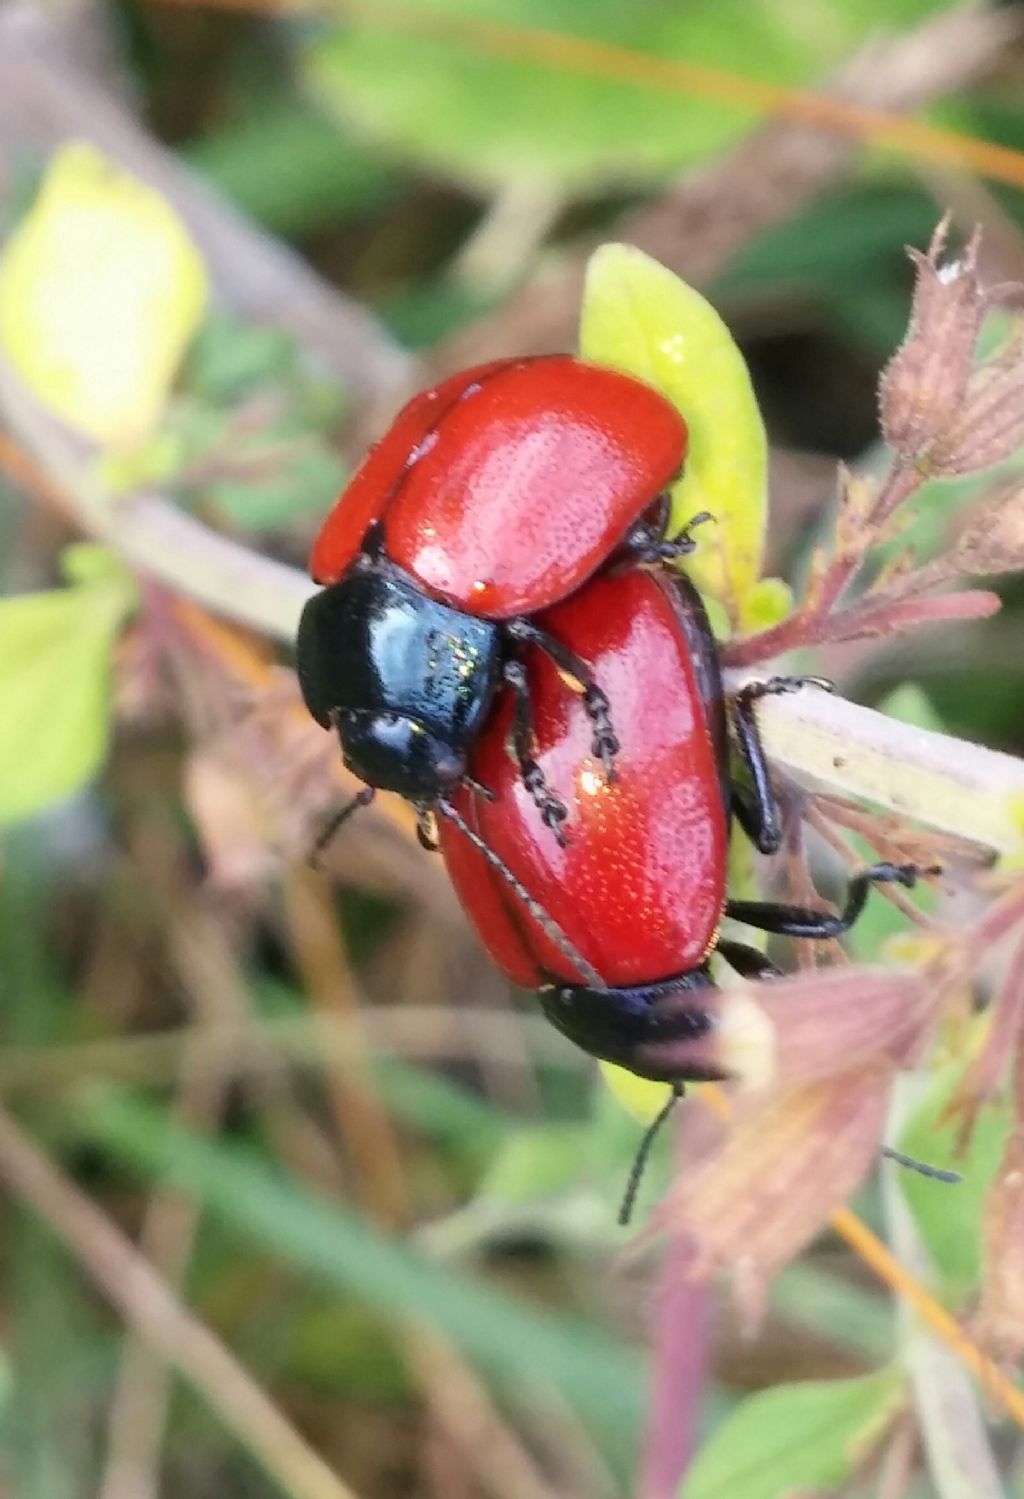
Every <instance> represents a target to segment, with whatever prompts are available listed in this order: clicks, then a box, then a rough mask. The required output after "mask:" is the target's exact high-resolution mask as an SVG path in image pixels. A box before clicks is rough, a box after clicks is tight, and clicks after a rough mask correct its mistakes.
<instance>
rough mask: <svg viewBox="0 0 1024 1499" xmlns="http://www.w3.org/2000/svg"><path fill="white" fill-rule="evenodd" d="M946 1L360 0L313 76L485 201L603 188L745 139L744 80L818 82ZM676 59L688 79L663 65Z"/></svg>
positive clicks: (332, 99) (416, 158) (380, 131)
mask: <svg viewBox="0 0 1024 1499" xmlns="http://www.w3.org/2000/svg"><path fill="white" fill-rule="evenodd" d="M940 3H941V0H893V3H891V4H888V5H885V4H883V3H882V0H860V3H857V4H855V5H853V6H846V5H843V6H831V7H828V9H827V16H824V15H823V8H822V7H821V5H820V4H817V3H815V0H787V3H786V4H785V5H778V4H776V3H774V0H686V4H680V3H679V0H643V3H636V4H632V5H624V4H623V3H622V0H588V3H587V4H586V5H581V4H580V0H405V3H404V4H403V5H402V7H401V8H400V9H398V8H396V9H395V10H393V11H392V10H391V8H390V7H389V6H388V5H386V4H384V3H381V4H379V5H376V6H360V7H358V8H357V9H356V10H355V12H354V13H353V14H351V15H347V16H346V18H345V24H344V26H343V27H337V28H335V29H334V30H332V31H330V32H326V33H325V34H322V35H321V36H320V37H318V38H317V40H316V41H315V42H313V43H312V44H311V45H310V47H309V48H308V50H307V52H306V55H305V61H306V76H307V81H308V82H309V84H310V85H311V87H312V89H313V90H314V92H315V93H316V95H317V97H318V98H319V100H320V101H321V102H322V104H323V105H324V107H325V108H326V109H328V110H331V111H333V112H335V113H336V114H337V116H338V118H339V120H340V121H341V122H342V124H343V126H345V127H348V128H351V127H353V126H354V127H356V128H357V129H358V131H359V132H360V133H361V134H362V135H364V136H366V137H367V138H368V139H369V140H371V141H373V142H375V143H376V144H378V145H379V146H381V147H383V148H385V149H388V150H390V151H391V152H392V153H393V154H394V155H395V156H397V157H398V158H399V159H402V160H406V161H409V162H411V163H413V164H415V165H417V166H419V167H420V168H421V169H426V170H429V171H430V172H437V171H441V172H446V173H448V174H450V175H452V176H454V177H456V178H457V179H459V180H461V181H462V182H465V183H467V184H469V185H470V186H471V187H475V188H478V189H482V190H484V191H488V192H489V191H491V190H493V189H494V188H495V187H496V186H498V187H500V186H501V185H502V184H504V183H507V182H509V181H521V180H523V179H526V180H528V181H537V182H545V183H551V184H554V185H555V186H556V187H560V188H562V189H564V190H565V191H567V192H578V191H588V190H597V191H602V192H607V191H608V190H609V189H612V190H614V188H616V187H617V186H623V185H625V186H633V185H635V184H636V183H638V182H642V181H649V180H651V179H652V178H659V177H662V176H664V175H665V174H666V173H667V172H669V171H672V170H677V169H678V168H680V167H681V166H683V165H685V164H687V163H691V162H695V161H700V160H702V159H704V158H706V157H708V156H710V155H712V154H713V153H716V152H718V151H721V150H722V149H723V148H724V147H725V146H727V145H728V144H729V143H730V141H732V140H734V139H736V138H737V136H738V135H739V134H741V133H742V132H743V131H744V130H746V129H747V128H749V125H750V123H751V121H752V120H754V119H756V118H757V117H758V115H759V110H758V109H757V108H755V105H754V103H748V102H747V100H746V98H745V96H744V94H743V89H742V84H743V79H744V77H747V78H751V79H759V80H764V81H769V82H773V83H782V84H791V85H799V84H809V83H811V82H812V81H814V82H818V81H819V80H820V78H821V77H822V74H823V73H824V72H826V71H827V70H828V69H829V68H830V67H832V66H834V65H836V64H837V63H838V62H839V61H840V60H841V59H843V58H844V57H846V56H847V55H848V53H849V51H850V49H851V47H853V46H855V45H856V43H857V42H858V40H860V39H861V38H862V37H865V36H867V35H868V34H869V33H870V32H871V31H873V30H874V29H875V28H876V27H878V26H879V25H883V26H885V27H886V28H894V27H898V26H899V25H901V24H903V23H904V22H906V21H910V20H912V19H914V18H916V17H918V16H920V15H922V14H927V13H928V12H929V11H931V10H933V9H936V8H937V6H938V5H939V4H940ZM581 42H582V43H583V48H582V49H581V48H580V43H581ZM587 43H595V44H596V46H595V47H594V48H593V50H590V49H589V48H587ZM621 48H626V49H628V54H632V55H628V54H627V55H626V56H625V57H623V56H622V55H621V52H620V51H619V49H621ZM606 49H608V50H606ZM645 59H649V60H650V68H649V70H647V69H645V68H644V62H645ZM672 61H677V62H679V63H680V64H681V70H680V75H679V76H678V77H670V76H668V75H666V73H665V71H664V69H663V68H660V67H659V63H661V62H672ZM686 68H690V69H693V70H695V71H697V72H699V70H700V69H702V68H706V69H712V70H725V71H727V72H730V73H732V74H733V75H734V76H736V77H737V88H736V90H735V93H736V97H735V98H730V99H728V100H727V101H724V100H723V99H722V96H721V91H719V94H718V97H711V96H710V95H708V94H706V93H705V92H704V91H703V90H702V89H701V88H700V86H699V83H700V80H699V78H698V79H696V80H693V81H692V82H691V78H690V77H687V76H686V74H685V72H684V71H683V70H684V69H686ZM714 81H715V80H712V85H713V84H714Z"/></svg>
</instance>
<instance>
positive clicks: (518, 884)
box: [435, 798, 608, 994]
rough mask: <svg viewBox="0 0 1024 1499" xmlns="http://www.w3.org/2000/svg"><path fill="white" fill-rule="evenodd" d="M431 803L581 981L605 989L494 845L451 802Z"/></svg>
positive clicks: (595, 970)
mask: <svg viewBox="0 0 1024 1499" xmlns="http://www.w3.org/2000/svg"><path fill="white" fill-rule="evenodd" d="M435 806H436V807H437V810H438V811H439V812H440V813H441V815H442V817H447V819H448V821H449V822H450V823H454V825H455V827H457V828H458V830H459V832H460V833H461V834H462V836H463V837H464V838H467V839H468V840H469V842H470V843H471V844H472V845H473V847H474V848H475V849H476V850H477V852H478V853H480V854H482V855H483V857H484V858H485V859H486V860H487V862H488V864H489V865H490V866H491V868H492V869H494V870H496V871H497V872H498V874H500V875H501V877H502V879H503V880H504V881H505V883H506V885H508V886H509V888H510V889H511V890H512V891H513V892H514V893H515V894H516V896H518V898H519V900H520V901H522V903H523V905H524V906H525V907H526V909H527V911H529V913H530V915H531V916H532V917H533V919H534V921H535V922H536V923H537V925H538V926H539V927H541V928H542V930H543V931H544V932H545V934H546V935H547V936H548V937H550V938H551V941H552V942H553V943H554V944H555V946H556V947H557V948H558V951H559V952H560V953H561V954H562V956H563V957H564V958H567V959H568V961H569V962H570V963H571V964H572V965H573V967H574V968H576V969H577V970H578V972H579V977H580V978H581V979H583V981H584V982H585V983H586V984H587V985H589V987H590V988H591V989H599V990H600V991H601V993H602V994H603V993H605V992H606V991H607V988H608V985H607V984H606V983H605V981H604V979H603V978H602V977H601V975H600V974H599V973H598V971H597V969H596V968H592V967H591V965H590V964H589V963H588V962H587V960H586V958H585V957H584V956H583V954H582V953H581V952H578V951H577V950H576V948H575V947H574V946H573V945H572V943H571V942H570V941H569V939H568V937H567V936H566V935H565V933H564V932H563V931H562V928H561V927H560V926H559V925H558V923H557V922H556V921H553V920H552V918H551V917H550V916H549V915H548V913H547V912H546V911H545V909H544V907H543V906H542V905H541V904H540V903H539V901H536V900H534V898H533V896H532V895H531V894H530V892H529V890H527V888H526V886H525V885H524V884H523V882H522V880H519V879H517V878H516V876H515V875H514V874H513V873H512V871H511V869H509V867H508V865H507V864H506V863H505V861H504V859H503V858H502V857H501V855H500V854H496V853H495V852H494V849H493V848H491V847H490V845H489V844H487V843H485V842H484V840H483V839H482V838H481V837H480V835H479V833H474V831H473V829H472V828H471V827H470V826H469V823H468V822H467V821H466V819H465V818H464V817H463V816H462V815H461V813H459V812H456V810H455V808H454V807H453V806H452V804H451V802H446V801H445V800H444V799H443V798H439V799H438V801H437V802H436V803H435Z"/></svg>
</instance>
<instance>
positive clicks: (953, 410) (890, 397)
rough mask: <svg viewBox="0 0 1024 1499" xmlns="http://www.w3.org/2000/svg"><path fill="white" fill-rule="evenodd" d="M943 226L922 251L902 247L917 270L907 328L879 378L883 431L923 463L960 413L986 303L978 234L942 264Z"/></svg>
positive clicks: (945, 226)
mask: <svg viewBox="0 0 1024 1499" xmlns="http://www.w3.org/2000/svg"><path fill="white" fill-rule="evenodd" d="M948 229H949V216H948V215H947V216H946V217H945V218H944V219H943V220H942V222H941V223H940V224H939V226H938V228H937V229H936V231H935V233H934V235H933V236H932V241H931V244H930V245H929V246H928V253H927V254H926V255H922V254H921V252H920V251H919V250H914V249H911V248H909V247H908V250H907V253H908V255H909V256H910V258H911V260H912V261H913V262H914V265H915V266H916V268H917V282H916V285H915V287H914V301H913V307H912V310H911V315H910V327H909V329H908V331H907V336H906V338H905V339H904V341H903V343H902V344H901V345H900V347H899V348H898V349H897V351H896V353H895V354H894V355H893V357H892V359H890V361H889V363H888V365H887V366H886V368H885V370H884V371H883V373H882V379H881V384H880V405H881V420H882V431H883V433H884V435H885V440H886V442H887V443H888V444H889V446H890V447H891V448H892V449H893V450H894V451H895V452H896V453H898V454H899V455H900V456H901V457H902V458H905V459H907V460H910V461H914V460H917V459H920V458H923V457H924V455H926V454H927V453H928V451H929V449H930V448H931V447H932V445H933V443H935V442H937V441H938V440H939V439H940V438H941V437H942V436H943V434H944V433H945V432H946V431H947V430H948V429H949V427H950V426H951V424H952V423H953V422H954V420H955V419H956V418H957V416H958V415H959V413H960V411H961V409H962V407H963V404H964V400H965V398H966V394H967V385H968V381H969V379H970V375H971V365H972V362H973V358H974V346H975V343H976V342H977V338H978V333H979V331H980V329H981V324H982V319H983V318H984V315H985V309H986V302H985V297H984V294H983V292H982V288H981V285H980V282H979V281H978V276H977V260H978V241H979V236H978V234H977V232H975V234H974V235H972V237H971V239H970V241H969V242H968V244H967V246H966V248H965V250H964V253H963V256H962V257H961V258H960V259H959V260H952V261H946V262H944V263H943V262H942V259H941V257H942V252H943V250H944V249H945V245H946V235H947V232H948Z"/></svg>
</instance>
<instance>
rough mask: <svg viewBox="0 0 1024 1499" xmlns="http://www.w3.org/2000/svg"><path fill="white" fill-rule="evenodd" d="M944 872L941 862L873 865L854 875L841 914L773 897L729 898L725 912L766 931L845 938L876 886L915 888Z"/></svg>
mask: <svg viewBox="0 0 1024 1499" xmlns="http://www.w3.org/2000/svg"><path fill="white" fill-rule="evenodd" d="M941 873H942V871H941V869H940V867H939V866H938V865H932V866H930V867H929V868H927V869H921V868H920V867H919V866H918V865H916V864H886V863H882V864H872V865H871V867H870V868H869V869H862V870H861V872H860V873H859V874H855V875H854V876H853V877H852V879H851V880H850V883H849V886H848V888H847V891H846V904H845V905H844V906H843V909H842V911H840V912H839V914H838V915H837V916H833V915H832V914H831V913H830V912H828V911H815V910H813V909H812V908H811V907H810V906H788V905H783V904H781V903H779V902H777V901H770V900H730V901H726V905H725V914H726V915H727V916H731V917H732V918H733V920H734V921H742V922H744V923H745V925H747V926H754V927H757V928H758V929H759V930H760V931H763V932H777V933H779V935H780V936H783V937H810V938H813V939H814V940H816V941H824V940H825V939H826V938H828V937H841V936H842V934H843V933H844V932H848V931H849V930H850V928H851V926H853V923H854V922H855V921H856V920H857V917H858V916H859V915H860V913H861V912H862V911H863V909H864V903H865V901H866V900H867V898H868V891H869V890H870V889H871V886H872V885H905V886H906V887H907V889H908V890H912V889H913V888H914V886H915V885H916V884H917V882H918V880H919V879H920V877H921V876H922V875H931V874H941Z"/></svg>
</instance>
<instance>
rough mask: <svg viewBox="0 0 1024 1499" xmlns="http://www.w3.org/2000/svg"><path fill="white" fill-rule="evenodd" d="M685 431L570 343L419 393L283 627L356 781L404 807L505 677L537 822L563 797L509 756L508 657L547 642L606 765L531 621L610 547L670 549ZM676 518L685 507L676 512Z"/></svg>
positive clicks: (319, 545) (600, 693)
mask: <svg viewBox="0 0 1024 1499" xmlns="http://www.w3.org/2000/svg"><path fill="white" fill-rule="evenodd" d="M685 451H686V427H685V424H684V422H683V420H682V418H681V417H680V415H679V413H678V412H677V411H676V409H675V407H674V406H672V405H671V404H670V402H668V401H667V400H665V398H664V397H663V396H661V395H659V394H658V393H657V392H656V391H654V390H652V389H650V387H648V386H646V385H644V384H642V383H641V382H640V381H638V380H634V379H632V378H630V377H629V376H627V375H621V374H617V373H616V372H615V371H613V370H609V369H603V368H601V367H599V366H597V365H591V364H586V363H584V362H583V361H581V360H579V359H574V358H571V357H570V356H568V355H552V356H543V357H539V358H534V359H507V360H501V361H498V362H496V363H493V364H486V365H481V366H479V367H478V368H476V369H472V370H466V371H464V372H463V373H462V374H460V375H455V376H452V377H451V378H450V379H448V380H446V381H444V382H442V384H440V385H438V386H437V387H436V388H435V389H433V390H429V391H425V392H423V393H422V394H421V395H418V396H416V397H415V398H414V399H413V400H412V401H410V402H409V404H408V405H407V406H406V407H405V408H404V409H403V410H402V411H401V412H400V413H399V415H398V416H397V418H396V419H395V421H394V423H393V425H392V427H391V429H390V430H389V431H388V433H387V434H386V435H385V437H384V438H383V439H382V440H381V441H380V442H379V443H378V444H377V445H376V447H374V448H373V449H372V451H371V452H370V454H369V455H368V457H367V458H366V460H365V461H364V463H363V465H362V467H361V468H360V469H359V471H358V472H357V473H356V475H355V476H354V478H353V479H352V480H351V482H350V483H349V485H348V487H347V489H346V490H345V491H344V493H343V494H342V496H341V498H340V499H339V500H338V502H337V504H336V505H335V507H334V509H333V510H332V511H331V513H330V515H329V516H328V517H327V520H326V522H325V523H324V526H323V529H322V530H321V532H320V535H319V537H318V538H317V541H316V544H315V546H314V548H313V554H312V558H311V564H310V566H311V571H312V573H313V576H314V578H315V579H316V580H317V582H319V583H322V584H324V588H323V590H322V591H321V592H320V593H318V594H317V595H315V597H314V598H312V599H311V600H310V602H309V603H308V604H307V606H306V609H305V611H304V613H303V616H302V621H301V625H300V629H299V638H298V646H297V651H298V668H299V678H300V681H301V684H302V689H303V694H304V697H305V700H306V704H307V706H308V707H309V710H310V712H311V713H312V714H313V716H314V718H316V719H317V721H318V722H319V723H321V724H322V725H323V726H324V727H325V728H328V727H333V728H334V729H335V730H336V732H337V733H338V736H339V738H340V741H341V748H342V754H343V756H344V759H345V763H346V764H347V765H348V766H349V768H350V769H351V770H353V771H354V772H355V773H356V775H358V776H359V777H360V778H361V779H362V780H364V781H365V782H366V783H367V787H368V788H369V789H368V790H367V791H366V792H364V793H362V794H361V796H360V798H359V799H358V800H359V801H366V800H368V799H369V797H370V796H372V794H373V788H374V787H380V788H383V789H386V790H391V791H397V792H400V793H401V794H402V795H404V796H406V797H408V798H409V799H410V800H412V801H413V802H415V803H416V804H418V805H420V806H424V807H425V806H429V805H431V804H432V803H433V802H435V801H436V799H437V797H438V796H440V795H443V794H447V793H449V792H451V791H452V790H453V789H454V788H455V787H456V786H457V785H458V784H459V783H460V781H462V779H463V777H464V776H465V774H466V769H467V759H468V754H469V750H470V747H471V745H472V743H473V741H474V739H475V737H476V736H477V735H478V734H479V733H480V731H481V730H482V728H483V726H484V724H485V723H486V721H487V717H488V713H489V711H490V708H491V704H492V702H493V699H494V696H495V693H496V692H497V690H498V688H499V686H500V685H501V684H502V683H503V682H505V683H507V684H509V685H510V686H511V687H512V689H513V690H514V692H515V693H517V694H518V696H519V704H520V706H519V710H518V712H519V719H520V722H521V724H523V725H526V726H527V727H524V728H523V732H521V733H519V734H518V735H517V737H516V747H517V753H518V752H519V750H524V753H522V754H520V755H519V765H520V771H521V774H522V775H523V777H524V781H525V783H526V785H527V786H528V788H529V792H530V795H531V797H532V799H533V801H534V803H535V804H536V806H537V808H538V810H539V812H540V815H541V817H542V819H543V820H544V822H545V823H546V824H547V826H548V827H549V828H550V829H552V830H553V831H554V832H555V834H556V836H559V829H560V824H561V823H562V821H564V819H565V816H566V808H565V806H564V805H563V804H562V803H561V802H560V800H559V799H558V798H557V797H556V796H554V795H553V794H551V793H550V792H549V790H548V789H547V787H546V786H545V784H544V779H543V775H542V774H541V772H540V771H539V770H538V768H537V765H536V763H535V762H534V760H533V759H532V756H530V755H528V754H526V753H525V745H526V744H527V741H528V737H529V735H528V724H529V715H530V706H529V702H528V700H527V698H526V696H525V686H524V683H525V675H524V673H523V669H522V665H521V661H520V660H519V659H518V657H519V656H520V655H521V652H522V650H523V649H525V648H526V647H527V646H529V647H533V648H538V649H540V650H542V651H544V652H546V653H547V655H548V657H549V658H550V660H551V661H553V662H554V663H555V665H556V666H557V668H558V669H559V671H560V672H561V673H562V674H563V677H564V678H565V679H567V680H568V681H569V682H570V683H571V684H572V685H573V686H574V687H575V688H576V689H577V691H578V692H579V694H580V696H581V700H582V706H583V711H584V714H585V717H586V719H587V721H588V724H589V740H588V742H589V745H590V749H591V751H592V753H594V754H595V755H596V756H597V757H598V758H599V759H600V761H601V762H602V764H603V766H604V769H605V771H606V773H608V774H610V773H611V771H612V762H613V757H614V755H615V753H616V751H617V748H618V741H617V737H616V734H615V732H614V730H613V727H612V723H611V719H610V715H609V704H608V699H607V696H606V694H605V692H604V690H603V689H602V688H601V687H600V686H599V685H598V684H597V683H596V682H595V680H594V677H593V673H592V672H591V670H590V669H589V665H588V662H587V660H586V658H585V657H584V656H582V655H580V654H579V653H578V652H576V651H574V650H573V649H571V648H570V647H569V646H567V645H566V643H565V642H564V641H562V640H561V639H560V638H559V637H558V635H557V633H556V631H555V630H554V629H552V628H550V627H549V626H543V627H541V626H539V625H538V624H537V623H536V622H535V621H534V620H533V618H532V616H534V615H535V614H537V612H538V611H541V610H547V609H550V606H551V605H553V604H556V603H557V602H558V600H560V599H564V598H566V597H568V596H570V595H571V594H572V593H574V592H575V590H577V589H578V588H579V587H580V586H581V585H582V584H584V583H585V582H586V580H587V579H588V578H589V577H590V576H591V575H592V574H593V573H594V572H595V571H596V570H597V569H598V568H599V567H601V566H602V564H604V563H605V562H606V561H607V560H608V559H609V558H610V557H611V556H612V555H613V554H615V553H616V552H618V551H620V550H628V552H629V553H630V554H631V555H632V556H633V557H634V558H637V559H645V558H647V559H655V558H658V557H664V556H674V555H680V554H683V553H685V552H687V551H688V550H690V548H691V547H692V542H691V541H690V538H689V536H688V535H686V534H684V535H682V536H681V537H679V538H677V539H676V540H675V541H671V542H667V541H665V539H664V526H665V519H666V515H667V508H668V507H667V502H666V500H665V489H666V486H667V485H668V484H669V483H670V481H671V480H672V479H673V478H674V476H675V475H676V474H677V473H678V472H679V470H680V467H681V465H682V462H683V458H684V455H685ZM691 524H692V522H691Z"/></svg>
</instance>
